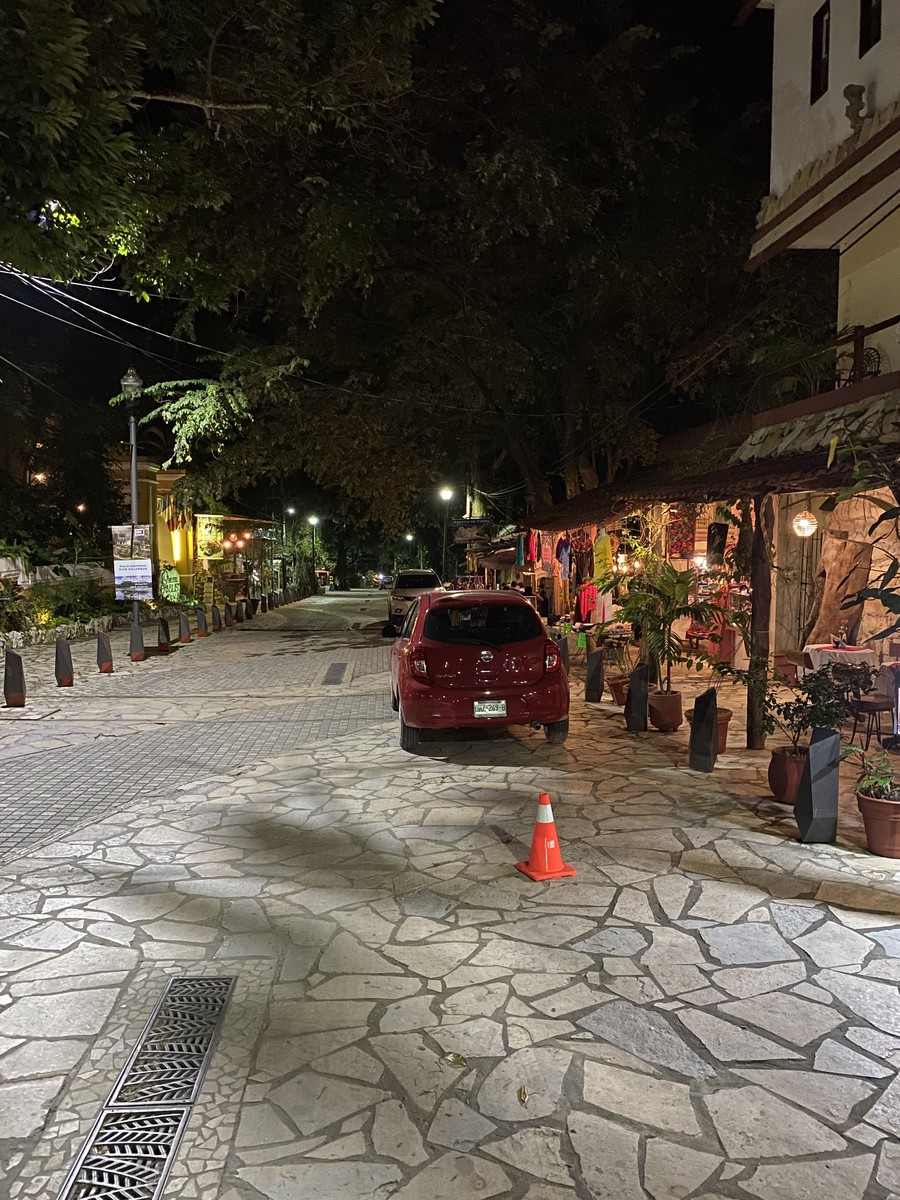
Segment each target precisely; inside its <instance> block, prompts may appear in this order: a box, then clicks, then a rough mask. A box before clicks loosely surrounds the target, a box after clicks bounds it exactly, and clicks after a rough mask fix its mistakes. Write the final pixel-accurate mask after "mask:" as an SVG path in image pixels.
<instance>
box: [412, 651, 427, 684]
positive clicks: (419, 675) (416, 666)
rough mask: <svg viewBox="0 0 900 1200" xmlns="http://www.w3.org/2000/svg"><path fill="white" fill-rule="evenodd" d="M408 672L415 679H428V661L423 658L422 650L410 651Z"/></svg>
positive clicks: (423, 652)
mask: <svg viewBox="0 0 900 1200" xmlns="http://www.w3.org/2000/svg"><path fill="white" fill-rule="evenodd" d="M409 670H410V674H411V675H415V677H416V679H427V678H428V661H427V660H426V658H425V651H424V650H410V652H409Z"/></svg>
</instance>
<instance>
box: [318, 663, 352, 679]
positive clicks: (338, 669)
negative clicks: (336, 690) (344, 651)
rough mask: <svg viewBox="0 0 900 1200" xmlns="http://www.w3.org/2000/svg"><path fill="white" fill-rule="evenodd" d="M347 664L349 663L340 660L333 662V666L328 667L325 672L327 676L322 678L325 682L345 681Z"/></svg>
mask: <svg viewBox="0 0 900 1200" xmlns="http://www.w3.org/2000/svg"><path fill="white" fill-rule="evenodd" d="M347 666H348V664H347V663H339V662H336V663H332V664H331V666H330V667H329V668H328V670H327V671H326V672H325V678H324V679H323V680H322V682H323V683H343V682H344V675H345V674H346V671H347Z"/></svg>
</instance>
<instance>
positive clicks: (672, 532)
mask: <svg viewBox="0 0 900 1200" xmlns="http://www.w3.org/2000/svg"><path fill="white" fill-rule="evenodd" d="M665 515H666V558H667V560H668V561H669V562H671V563H672V565H673V566H674V567H676V568H677V569H678V570H685V569H686V568H688V567H691V568H693V569H694V570H695V571H696V572H697V591H696V595H695V599H696V600H698V601H707V602H709V603H711V604H713V605H714V606H715V608H716V609H717V610H719V613H720V615H719V616H718V617H717V618H716V620H715V622H714V623H713V624H712V625H709V626H704V625H698V624H692V625H690V626H689V627H688V628H687V630H686V631H685V637H686V640H687V642H688V644H689V645H691V646H693V647H694V648H695V649H698V650H702V651H704V652H705V653H708V654H710V655H711V656H712V657H713V658H718V659H719V660H720V661H721V662H730V663H733V664H734V665H735V666H738V667H746V666H747V655H746V651H745V649H744V644H743V638H742V637H741V635H740V626H741V625H742V624H746V619H749V612H750V604H751V592H750V585H749V583H748V581H747V580H745V579H741V578H740V575H739V572H738V568H737V564H736V562H735V551H736V548H737V542H738V533H739V518H738V514H737V512H735V511H733V510H731V509H730V508H728V507H727V506H725V505H722V504H682V505H670V506H667V509H666V512H665ZM742 614H747V618H746V619H745V618H744V617H743V616H742Z"/></svg>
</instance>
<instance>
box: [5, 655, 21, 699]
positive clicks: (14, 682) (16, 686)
mask: <svg viewBox="0 0 900 1200" xmlns="http://www.w3.org/2000/svg"><path fill="white" fill-rule="evenodd" d="M3 695H4V696H5V697H6V707H7V708H24V707H25V667H24V666H23V664H22V656H21V654H16V652H15V650H7V651H6V664H5V667H4V670H3Z"/></svg>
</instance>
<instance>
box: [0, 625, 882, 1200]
mask: <svg viewBox="0 0 900 1200" xmlns="http://www.w3.org/2000/svg"><path fill="white" fill-rule="evenodd" d="M273 615H277V614H273ZM254 636H255V637H258V638H260V645H262V640H263V639H264V640H265V641H266V642H268V641H269V640H270V638H269V637H268V636H267V635H265V634H263V635H254ZM279 636H280V635H274V640H273V646H281V645H282V642H281V641H279V640H278V637H279ZM366 636H368V635H366ZM248 637H249V635H248ZM340 638H343V639H344V647H346V649H344V648H343V647H341V648H340V653H339V654H336V653H334V651H335V650H336V649H337V648H338V647H337V646H336V645H335V644H333V645H332V646H331V649H330V650H328V651H320V650H312V651H309V652H305V651H304V652H302V653H301V654H299V655H294V656H292V657H290V658H289V659H288V661H291V662H292V663H293V664H295V668H299V669H301V671H302V670H304V669H305V668H306V667H309V668H310V669H312V667H313V666H314V665H316V664H314V663H313V662H311V661H309V656H310V655H316V654H321V653H327V654H330V655H331V657H332V658H333V659H334V658H338V659H339V660H340V661H345V657H346V656H347V655H349V653H350V651H351V650H352V651H356V650H358V651H359V652H360V654H362V653H363V651H364V650H365V649H366V647H364V646H363V645H362V644H361V643H362V642H363V636H362V635H358V634H352V633H348V634H343V635H337V634H336V635H334V640H335V643H336V642H337V641H338V640H339V639H340ZM282 640H283V641H285V642H286V641H288V640H289V639H288V637H287V634H285V635H284V636H283V638H282ZM357 643H360V644H359V645H357ZM367 646H368V648H369V649H370V650H371V651H372V653H373V654H378V653H382V652H383V648H382V646H381V644H380V641H379V639H377V637H374V636H372V637H368V641H367ZM188 649H189V650H190V651H191V653H192V654H193V650H194V648H193V647H190V648H188ZM282 649H284V652H285V656H288V655H289V653H290V652H289V651H288V650H287V649H286V648H285V647H283V646H282ZM205 652H206V650H205V648H204V651H203V653H205ZM257 652H259V653H263V655H264V657H263V659H262V660H260V661H259V662H258V663H257V664H256V666H257V667H258V668H259V671H260V674H261V677H268V678H270V679H273V678H275V676H274V675H272V674H269V673H270V672H277V671H278V670H280V667H279V665H278V663H279V661H280V660H279V658H278V652H277V651H273V652H272V653H271V654H268V653H265V652H264V651H262V650H260V651H253V652H252V653H257ZM323 661H324V660H323ZM197 662H198V665H197V669H198V670H200V669H201V664H200V662H199V658H198V660H197ZM239 665H240V667H242V668H246V670H248V671H249V670H251V669H254V664H253V662H252V658H251V653H250V651H248V654H247V658H246V660H242V662H241V664H239ZM192 669H193V668H192ZM203 669H205V666H203ZM175 675H176V671H175V669H174V667H173V670H172V671H171V673H170V675H169V677H168V678H169V681H170V683H172V684H174V682H175ZM304 677H305V676H304ZM316 678H318V676H316ZM363 678H368V679H370V680H371V683H372V686H373V689H374V688H376V687H378V688H380V689H381V691H382V692H384V691H385V690H386V689H385V679H384V677H383V676H378V675H377V674H373V675H371V676H366V677H363ZM303 686H315V685H314V684H311V685H303ZM323 686H324V685H323ZM161 687H162V685H161ZM169 690H170V692H171V695H172V696H174V695H175V693H174V691H172V689H171V688H170V689H169ZM575 690H576V691H577V687H576V689H575ZM373 694H375V693H374V690H373ZM265 699H266V697H263V698H262V699H261V700H260V703H263V702H264V701H265ZM269 699H274V697H269ZM105 702H108V703H110V704H111V705H112V704H114V703H115V701H114V700H113V698H112V697H106V700H105ZM174 702H175V703H178V704H181V703H182V700H181V699H178V700H175V701H174ZM216 702H217V703H218V701H216ZM160 703H168V704H171V703H173V700H171V699H167V698H166V697H165V696H164V695H163V696H161V698H160ZM202 703H204V704H205V703H206V700H203V701H202ZM231 703H232V705H234V704H236V703H237V702H236V701H235V700H232V701H231ZM303 703H304V700H303V697H302V696H299V697H296V698H294V699H292V700H291V701H290V702H289V706H290V707H291V708H297V707H300V706H301V705H302V704H303ZM268 711H269V710H268V709H267V710H266V714H268ZM572 716H573V720H572V728H573V732H572V737H571V739H570V742H569V743H568V744H567V745H566V746H565V747H558V748H555V747H550V746H548V745H547V743H546V741H545V739H544V738H543V735H542V734H540V733H533V732H531V731H517V732H516V733H515V734H514V735H512V736H506V735H503V736H499V737H498V736H492V735H488V734H483V735H482V736H481V737H479V738H477V739H476V740H468V739H464V738H462V737H457V736H448V737H446V738H443V739H442V740H437V739H426V740H424V741H423V743H422V753H421V754H419V755H416V756H412V755H407V754H404V753H402V752H401V751H400V750H399V748H398V745H397V739H396V729H395V723H394V720H393V719H391V720H388V721H385V722H377V723H375V724H370V725H369V726H368V727H367V728H364V729H360V730H358V731H355V732H349V733H345V734H340V733H337V732H336V733H333V734H331V736H329V737H328V738H327V739H323V740H319V741H317V742H315V743H314V744H311V745H309V746H306V747H304V748H301V749H298V750H296V751H292V752H291V753H287V754H284V753H282V754H280V755H277V756H269V757H264V758H263V759H262V760H261V761H251V757H252V756H251V755H249V754H248V755H247V756H246V757H245V760H244V762H243V764H242V765H236V764H235V763H234V762H233V761H231V760H229V761H227V762H225V763H224V766H223V769H218V767H216V768H214V769H212V770H206V771H205V772H203V773H202V775H203V777H202V778H201V774H200V773H197V774H195V776H194V777H192V778H191V779H190V780H184V781H183V782H182V783H180V784H178V785H177V786H176V787H175V788H174V789H173V790H172V791H171V792H170V793H169V795H168V796H159V795H157V794H155V793H154V792H153V790H152V789H150V790H145V792H144V793H143V794H141V795H139V796H138V795H136V796H135V798H134V800H133V801H132V802H131V803H129V804H127V805H124V806H122V807H121V808H120V809H119V810H118V811H115V812H112V811H110V812H108V813H106V814H104V815H103V816H102V817H101V818H99V819H92V823H91V824H89V825H85V826H83V827H81V828H80V829H78V831H77V835H75V836H73V837H72V838H71V839H70V840H69V841H59V842H56V843H51V844H49V845H46V846H44V847H43V848H42V849H40V850H39V851H37V852H35V853H31V854H29V855H28V856H27V857H22V858H19V859H17V860H15V861H14V862H10V863H9V864H7V866H6V868H4V870H3V871H2V873H0V970H2V971H3V972H4V973H5V974H4V977H3V985H2V991H0V1080H2V1081H3V1082H0V1170H2V1171H4V1172H5V1177H4V1176H3V1175H0V1180H2V1186H3V1188H5V1194H8V1195H9V1197H10V1200H19V1198H21V1197H40V1198H42V1200H43V1198H44V1197H50V1198H52V1197H53V1196H55V1195H56V1190H57V1188H58V1187H59V1185H60V1183H61V1182H62V1179H63V1177H64V1176H65V1174H66V1171H67V1170H68V1168H69V1166H70V1165H71V1163H72V1161H73V1159H74V1158H75V1155H76V1154H77V1152H78V1150H79V1148H80V1146H81V1144H82V1143H83V1141H84V1139H85V1137H86V1135H87V1133H88V1131H89V1130H90V1128H91V1125H92V1123H93V1121H94V1118H95V1117H96V1115H97V1113H98V1112H99V1110H100V1108H101V1106H102V1105H103V1104H104V1102H105V1101H106V1099H107V1097H108V1095H109V1093H110V1091H111V1089H112V1087H113V1084H114V1083H115V1081H116V1078H117V1076H118V1074H119V1072H120V1071H121V1069H122V1067H123V1065H124V1063H125V1061H126V1059H127V1057H128V1054H129V1052H130V1050H131V1048H132V1047H133V1046H134V1045H135V1043H136V1041H137V1039H138V1037H139V1035H140V1032H141V1029H142V1027H143V1025H144V1022H145V1021H146V1020H147V1017H148V1015H149V1014H150V1012H151V1010H152V1009H153V1006H154V1005H155V1004H156V1002H157V1000H158V999H159V997H160V994H161V992H162V990H163V987H164V984H165V981H166V980H167V979H168V978H170V977H173V976H187V975H191V976H216V977H221V976H236V977H237V984H236V990H235V993H234V996H233V998H232V1000H231V1003H230V1005H229V1007H228V1010H227V1014H226V1017H225V1024H224V1028H223V1031H222V1034H221V1037H220V1041H219V1045H218V1049H217V1051H216V1054H215V1057H214V1060H213V1066H212V1069H211V1071H210V1073H209V1075H208V1076H207V1079H206V1082H205V1084H204V1086H203V1089H202V1091H201V1094H200V1099H199V1101H198V1103H197V1104H196V1105H195V1106H194V1108H193V1111H192V1113H191V1116H190V1121H189V1124H188V1128H187V1133H186V1136H185V1139H184V1143H183V1145H182V1148H181V1151H180V1153H179V1155H178V1157H177V1159H176V1162H175V1166H174V1170H173V1174H172V1176H171V1179H170V1182H169V1184H168V1186H167V1188H166V1190H165V1196H166V1198H167V1200H174V1198H178V1200H189V1198H190V1200H296V1198H298V1197H303V1196H306V1195H311V1196H315V1197H316V1198H317V1200H388V1198H389V1197H391V1198H393V1197H396V1198H397V1200H479V1198H488V1197H492V1196H501V1197H510V1198H511V1200H564V1198H572V1197H575V1198H577V1200H646V1197H647V1196H648V1195H649V1196H650V1197H651V1198H652V1200H686V1198H687V1197H695V1198H696V1200H701V1198H702V1200H726V1198H729V1200H741V1198H744V1200H746V1197H760V1198H762V1200H800V1198H801V1197H813V1196H818V1195H819V1194H821V1195H823V1196H826V1195H827V1196H830V1197H835V1198H836V1200H886V1198H887V1197H888V1196H890V1195H892V1194H894V1193H900V1152H898V1149H897V1143H896V1136H897V1134H898V1132H900V1091H898V1088H900V1084H897V1083H896V1082H895V1076H896V1069H897V1064H898V1056H900V995H898V991H897V982H898V981H900V932H898V930H897V914H898V913H900V879H898V877H897V874H896V868H895V867H894V866H893V865H892V864H888V863H885V862H881V861H879V860H875V859H871V858H870V857H868V856H866V855H863V854H862V853H861V852H860V851H859V850H857V849H856V848H854V847H853V846H851V845H848V844H843V845H840V846H838V847H831V846H815V847H803V846H800V845H799V844H797V843H796V842H795V841H792V840H790V838H789V837H788V836H787V835H786V834H785V833H783V832H781V831H780V830H775V831H773V830H772V829H771V828H769V826H768V825H767V819H766V818H765V817H760V816H758V815H757V814H756V813H754V812H753V811H752V810H750V809H748V808H746V807H744V806H742V805H738V804H737V803H736V802H735V800H734V798H733V796H732V795H730V794H729V792H728V791H727V790H726V789H725V788H723V779H724V778H725V777H726V775H727V769H723V770H717V771H716V773H715V774H714V775H712V776H701V775H695V774H690V773H688V772H687V771H685V770H684V769H683V768H681V767H679V766H676V765H675V764H674V763H673V761H672V757H673V756H674V755H675V754H676V751H675V749H674V745H675V743H674V742H673V741H671V740H668V739H666V738H664V737H661V736H660V735H653V734H648V735H638V736H635V735H628V734H625V733H624V731H623V729H622V720H621V717H620V716H619V715H618V714H617V710H614V709H613V708H612V706H611V705H609V706H599V707H597V706H592V707H591V708H587V707H586V706H584V705H583V704H582V703H581V702H580V700H578V699H576V700H575V702H574V704H573V714H572ZM4 730H5V727H0V732H2V731H4ZM11 761H12V762H14V761H15V760H11ZM722 761H723V762H724V761H725V760H722ZM7 765H10V764H9V763H8V764H7ZM541 790H547V791H549V792H550V793H551V796H552V798H553V802H554V811H555V815H556V818H557V826H558V831H559V834H560V837H561V840H562V843H563V848H564V851H565V857H566V859H567V861H569V862H571V863H572V864H573V865H574V866H575V867H576V868H577V870H578V875H577V877H576V878H575V879H571V880H563V881H558V882H553V883H548V884H543V885H542V884H535V883H532V882H531V881H529V880H528V879H526V878H525V877H523V876H522V875H520V874H519V873H518V872H516V871H515V870H514V866H513V864H514V862H515V860H516V857H517V854H518V853H520V852H521V845H519V844H517V842H518V843H522V844H524V843H527V842H528V840H529V838H530V834H531V828H532V822H533V820H534V815H535V800H536V796H537V793H538V792H539V791H541ZM873 871H874V874H873ZM877 875H880V876H881V877H880V878H878V877H876V876H877ZM135 1119H136V1118H135ZM113 1157H114V1155H112V1153H110V1158H111V1159H112V1158H113ZM110 1170H111V1171H112V1170H113V1167H112V1166H111V1167H110ZM97 1194H102V1193H97ZM108 1194H110V1195H115V1194H116V1193H115V1192H114V1191H111V1192H109V1193H108ZM135 1194H136V1195H140V1194H141V1193H140V1192H135ZM147 1194H148V1195H150V1194H152V1192H147Z"/></svg>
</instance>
